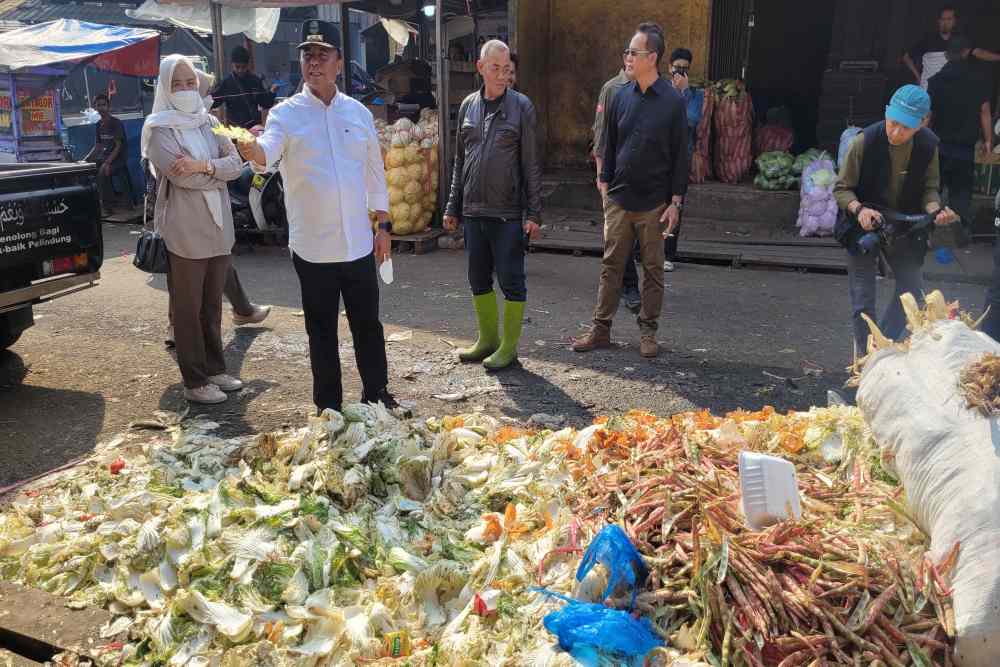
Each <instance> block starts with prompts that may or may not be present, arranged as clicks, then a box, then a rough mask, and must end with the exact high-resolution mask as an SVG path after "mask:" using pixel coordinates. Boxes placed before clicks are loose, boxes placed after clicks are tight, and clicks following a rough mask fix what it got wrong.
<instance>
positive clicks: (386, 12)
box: [160, 0, 507, 18]
mask: <svg viewBox="0 0 1000 667" xmlns="http://www.w3.org/2000/svg"><path fill="white" fill-rule="evenodd" d="M217 1H218V4H220V5H222V6H224V7H244V8H248V7H253V8H262V7H272V8H275V7H277V8H281V7H313V6H316V5H335V4H339V3H337V2H336V1H335V0H217ZM160 2H161V4H169V5H191V6H200V5H205V6H207V5H208V0H160ZM345 2H346V4H347V5H348V6H349V7H350V8H351V9H357V10H359V11H363V12H370V13H372V14H378V15H379V16H385V17H389V18H406V17H408V16H411V15H412V14H414V13H416V12H418V11H420V9H421V8H422V7H423V6H424V5H425V4H427V2H426V0H345ZM441 6H442V9H443V12H444V14H457V15H458V14H469V13H475V12H480V11H492V10H496V9H505V8H506V7H507V1H506V0H442V2H441Z"/></svg>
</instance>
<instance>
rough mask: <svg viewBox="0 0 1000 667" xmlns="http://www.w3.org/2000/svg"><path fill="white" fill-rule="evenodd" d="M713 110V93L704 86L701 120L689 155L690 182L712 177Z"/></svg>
mask: <svg viewBox="0 0 1000 667" xmlns="http://www.w3.org/2000/svg"><path fill="white" fill-rule="evenodd" d="M714 110H715V93H714V92H713V90H712V88H705V95H704V97H703V99H702V107H701V120H699V121H698V128H697V130H696V131H695V144H694V152H693V153H692V155H691V177H690V181H691V182H692V183H704V182H705V181H706V180H708V179H710V178H712V113H713V112H714Z"/></svg>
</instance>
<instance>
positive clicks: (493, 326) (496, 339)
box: [458, 292, 500, 361]
mask: <svg viewBox="0 0 1000 667" xmlns="http://www.w3.org/2000/svg"><path fill="white" fill-rule="evenodd" d="M472 305H474V306H475V307H476V319H477V320H479V338H477V339H476V344H475V345H473V346H472V347H467V348H465V349H463V350H459V351H458V358H459V360H460V361H482V360H483V359H485V358H486V357H488V356H490V355H491V354H493V353H494V352H496V351H497V348H498V347H500V335H499V333H497V324H498V323H497V319H498V318H499V314H498V312H497V295H496V293H495V292H490V293H489V294H480V295H479V296H474V297H472Z"/></svg>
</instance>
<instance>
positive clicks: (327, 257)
mask: <svg viewBox="0 0 1000 667" xmlns="http://www.w3.org/2000/svg"><path fill="white" fill-rule="evenodd" d="M257 142H258V143H259V144H260V147H261V148H262V149H263V150H264V155H265V156H266V157H267V166H268V167H269V168H273V167H274V164H275V163H276V162H278V161H279V160H280V161H281V163H280V165H279V171H280V172H281V177H282V179H283V181H284V187H285V209H286V210H287V213H288V247H289V248H290V249H291V250H292V252H294V253H295V254H296V255H298V256H299V257H301V258H302V259H304V260H306V261H307V262H314V263H327V262H353V261H354V260H356V259H360V258H362V257H365V256H366V255H368V254H369V253H371V252H372V250H373V248H374V243H373V235H372V229H371V223H370V222H369V221H368V210H369V209H371V210H373V211H388V210H389V191H388V188H387V187H386V183H385V167H384V166H383V163H382V152H381V150H380V149H379V143H378V134H377V133H376V131H375V123H374V121H373V120H372V114H371V112H370V111H368V109H366V108H365V107H364V105H363V104H361V103H360V102H358V101H357V100H355V99H353V98H351V97H348V96H347V95H344V94H343V93H341V92H338V93H337V95H336V96H335V97H334V98H333V101H332V102H331V103H330V104H329V105H326V104H324V103H323V101H322V100H320V99H319V98H318V97H316V96H315V95H313V94H312V92H310V90H309V86H304V87H303V89H302V92H301V93H299V94H297V95H295V96H293V97H291V98H289V99H288V100H286V101H285V102H282V103H281V104H279V105H278V106H276V107H274V108H273V109H271V111H270V113H269V114H268V116H267V126H266V128H265V130H264V133H263V134H262V135H261V136H260V137H259V138H258V139H257Z"/></svg>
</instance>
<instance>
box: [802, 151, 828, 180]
mask: <svg viewBox="0 0 1000 667" xmlns="http://www.w3.org/2000/svg"><path fill="white" fill-rule="evenodd" d="M824 158H825V159H827V160H832V159H833V158H831V157H830V154H829V153H827V152H826V151H822V150H820V149H818V148H810V149H809V150H807V151H806V152H805V153H802V154H801V155H799V156H798V157H797V158H795V162H794V163H793V165H792V173H794V174H795V175H796V176H801V175H802V172H803V171H805V169H806V167H808V166H809V165H811V164H812V163H813V162H815V161H816V160H819V159H824Z"/></svg>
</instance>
